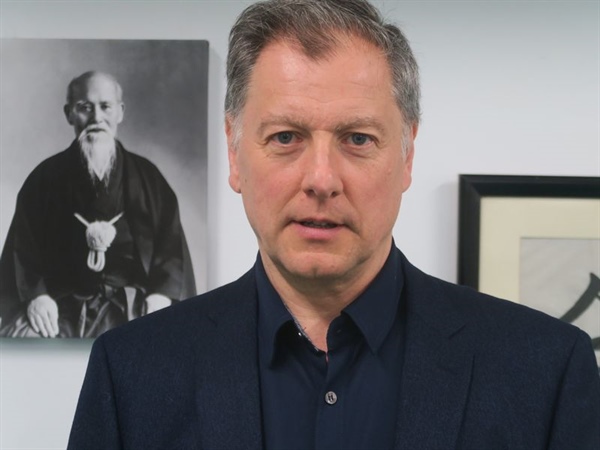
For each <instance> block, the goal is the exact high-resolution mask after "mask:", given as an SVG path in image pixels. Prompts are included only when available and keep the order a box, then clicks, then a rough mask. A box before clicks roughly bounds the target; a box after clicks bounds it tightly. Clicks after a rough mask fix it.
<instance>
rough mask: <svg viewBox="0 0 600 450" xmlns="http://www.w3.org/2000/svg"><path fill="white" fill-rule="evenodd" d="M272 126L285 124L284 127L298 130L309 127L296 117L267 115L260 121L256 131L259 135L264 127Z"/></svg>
mask: <svg viewBox="0 0 600 450" xmlns="http://www.w3.org/2000/svg"><path fill="white" fill-rule="evenodd" d="M272 126H286V127H290V128H295V129H299V130H306V129H308V128H309V126H308V125H307V124H306V123H304V122H302V121H301V120H298V119H297V118H294V117H292V116H288V115H285V114H283V115H272V116H267V117H266V118H265V119H264V120H262V121H261V123H260V125H259V127H258V130H257V132H258V134H259V135H262V134H263V133H264V131H265V129H266V128H268V127H272Z"/></svg>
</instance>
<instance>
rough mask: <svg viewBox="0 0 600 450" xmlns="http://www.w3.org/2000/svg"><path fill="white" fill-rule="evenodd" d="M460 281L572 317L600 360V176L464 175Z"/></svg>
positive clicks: (572, 321) (462, 176) (569, 320)
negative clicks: (588, 338) (589, 339)
mask: <svg viewBox="0 0 600 450" xmlns="http://www.w3.org/2000/svg"><path fill="white" fill-rule="evenodd" d="M459 184H460V185H459V193H460V198H459V203H460V205H459V250H458V282H459V283H460V284H464V285H468V286H471V287H474V288H476V289H478V290H479V291H481V292H485V293H487V294H490V295H494V296H497V297H501V298H506V299H509V300H513V301H518V302H519V303H522V304H524V305H527V306H530V307H532V308H535V309H538V310H540V311H543V312H545V313H547V314H550V315H552V316H554V317H557V318H560V319H562V320H565V321H567V322H570V323H573V324H574V325H576V326H578V327H579V328H581V329H583V330H584V331H586V332H587V333H588V334H589V335H590V336H591V337H592V343H593V346H594V349H595V350H596V356H597V359H598V363H599V366H600V279H599V276H600V178H598V177H550V176H504V175H460V181H459Z"/></svg>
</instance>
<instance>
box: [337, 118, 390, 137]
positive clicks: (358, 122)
mask: <svg viewBox="0 0 600 450" xmlns="http://www.w3.org/2000/svg"><path fill="white" fill-rule="evenodd" d="M361 128H374V129H375V130H377V131H378V132H379V133H381V134H385V132H386V130H385V127H384V126H383V124H382V123H381V121H380V120H378V119H375V118H374V117H357V118H356V119H352V120H349V121H347V122H342V123H340V124H338V125H337V126H336V127H335V131H336V133H338V134H342V133H345V132H347V131H351V130H359V129H361Z"/></svg>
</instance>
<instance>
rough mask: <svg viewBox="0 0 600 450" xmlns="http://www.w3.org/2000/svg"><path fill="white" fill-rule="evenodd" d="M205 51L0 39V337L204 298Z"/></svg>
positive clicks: (93, 324)
mask: <svg viewBox="0 0 600 450" xmlns="http://www.w3.org/2000/svg"><path fill="white" fill-rule="evenodd" d="M208 48H209V46H208V42H207V41H203V40H118V39H103V40H100V39H3V40H2V56H1V62H2V65H1V66H2V86H1V90H2V92H1V95H2V106H1V108H2V111H1V115H0V117H1V118H2V133H1V137H0V139H1V142H0V158H1V160H2V165H1V167H0V200H1V203H0V205H1V209H0V248H1V250H2V254H1V257H0V336H2V337H78V338H81V337H86V338H94V337H96V336H98V335H99V334H100V333H102V332H103V331H105V330H106V329H109V328H112V327H113V326H116V325H119V324H121V323H123V322H126V321H129V320H132V319H134V318H136V317H139V316H140V315H144V314H147V313H149V312H152V311H154V310H156V309H160V308H162V307H166V306H167V305H170V304H172V303H173V302H178V301H181V300H184V299H186V298H188V297H191V296H193V295H195V294H196V293H200V292H204V291H206V289H207V280H206V267H207V256H206V247H207V236H206V232H207V217H206V216H207V195H206V191H207V115H208V112H207V110H208V89H207V88H208Z"/></svg>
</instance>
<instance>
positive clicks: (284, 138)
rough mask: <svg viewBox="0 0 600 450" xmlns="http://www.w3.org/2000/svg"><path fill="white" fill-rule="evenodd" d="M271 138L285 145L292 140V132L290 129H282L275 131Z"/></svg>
mask: <svg viewBox="0 0 600 450" xmlns="http://www.w3.org/2000/svg"><path fill="white" fill-rule="evenodd" d="M273 139H274V140H275V141H276V142H277V143H278V144H283V145H287V144H290V143H291V142H292V141H293V140H294V133H292V132H291V131H282V132H281V133H277V134H276V135H275V136H274V137H273Z"/></svg>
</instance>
